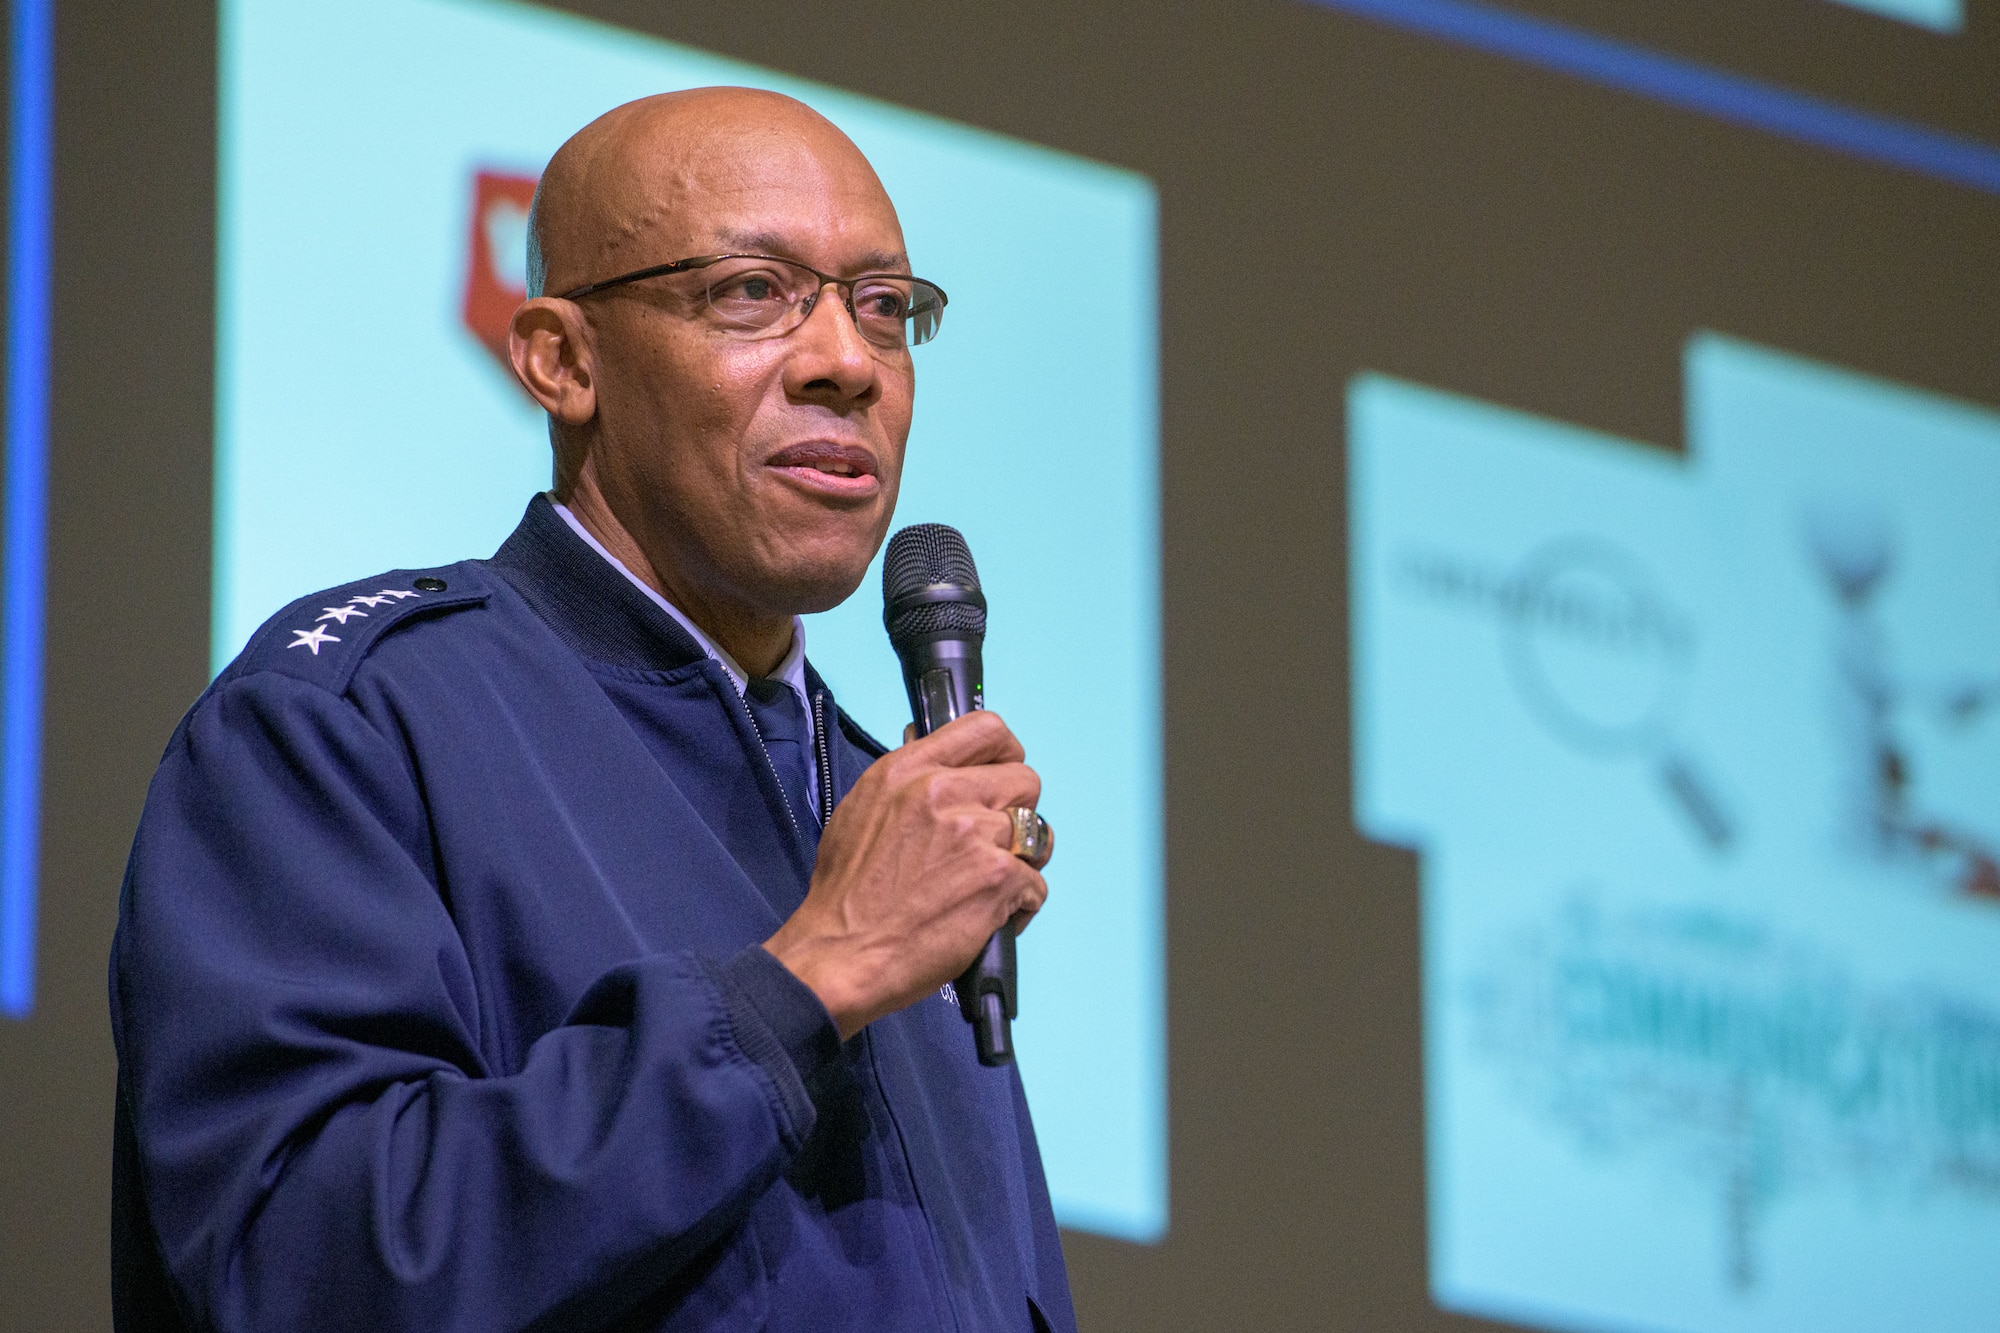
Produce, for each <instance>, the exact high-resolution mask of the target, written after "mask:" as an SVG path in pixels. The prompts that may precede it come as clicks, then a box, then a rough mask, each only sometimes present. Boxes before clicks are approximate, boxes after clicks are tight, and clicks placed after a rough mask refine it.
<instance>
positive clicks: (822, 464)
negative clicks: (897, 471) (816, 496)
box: [766, 440, 877, 495]
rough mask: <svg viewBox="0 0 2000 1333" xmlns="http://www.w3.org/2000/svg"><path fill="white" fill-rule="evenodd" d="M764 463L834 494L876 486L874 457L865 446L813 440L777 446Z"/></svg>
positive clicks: (864, 490) (859, 491) (866, 490)
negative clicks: (863, 447) (860, 447)
mask: <svg viewBox="0 0 2000 1333" xmlns="http://www.w3.org/2000/svg"><path fill="white" fill-rule="evenodd" d="M766 466H769V467H774V468H777V469H778V470H779V471H781V472H784V473H785V474H787V475H788V476H790V477H792V478H793V479H794V480H797V481H800V482H803V483H804V484H806V485H807V486H810V487H812V488H813V489H815V490H823V491H831V492H833V493H835V494H841V495H854V494H863V493H867V494H872V493H873V492H874V491H875V489H876V484H877V483H876V478H875V459H874V456H873V455H871V454H870V453H869V452H868V451H867V450H866V449H858V448H855V447H854V446H853V445H844V444H831V443H827V442H825V441H820V440H815V441H812V442H810V443H806V444H795V445H792V446H790V447H789V448H785V449H780V450H779V451H778V452H777V453H775V454H773V455H772V456H771V457H770V459H769V460H768V461H767V463H766Z"/></svg>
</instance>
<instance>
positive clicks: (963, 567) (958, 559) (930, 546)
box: [882, 523, 986, 652]
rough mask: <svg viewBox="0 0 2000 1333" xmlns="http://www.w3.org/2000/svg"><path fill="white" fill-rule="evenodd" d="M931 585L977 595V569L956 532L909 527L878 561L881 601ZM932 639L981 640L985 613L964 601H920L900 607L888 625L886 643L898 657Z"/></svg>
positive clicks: (937, 525) (939, 525)
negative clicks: (898, 653) (941, 636)
mask: <svg viewBox="0 0 2000 1333" xmlns="http://www.w3.org/2000/svg"><path fill="white" fill-rule="evenodd" d="M936 584H948V585H950V586H951V587H955V588H963V589H965V590H966V591H967V592H978V591H979V570H978V568H977V567H976V566H975V565H974V564H973V563H972V551H971V550H970V549H969V548H968V547H967V546H966V544H965V538H964V537H963V536H961V535H960V534H959V531H958V529H957V528H953V527H947V526H946V525H945V524H943V523H913V524H911V525H910V526H909V527H907V528H904V529H903V530H902V531H901V532H899V533H897V534H896V535H895V536H893V537H891V538H890V539H889V551H888V554H886V555H884V556H883V557H882V602H883V604H884V605H885V606H886V605H889V604H891V603H893V602H895V601H896V600H897V599H898V598H901V597H907V596H908V595H910V594H911V593H914V592H921V591H923V590H924V589H925V588H928V587H932V586H933V585H936ZM936 634H951V635H956V636H960V637H964V638H972V639H983V638H985V637H986V611H985V608H983V607H978V606H974V605H972V604H971V603H969V602H926V603H921V604H919V605H916V606H911V607H906V608H904V609H903V610H902V611H901V612H900V613H898V614H897V615H896V616H895V618H894V619H893V620H892V621H891V622H890V624H889V642H890V643H892V644H893V645H895V647H896V650H897V651H898V652H901V651H902V650H903V649H904V648H905V647H908V646H911V645H914V644H915V643H917V642H918V641H919V640H922V639H926V638H929V637H931V636H932V635H936Z"/></svg>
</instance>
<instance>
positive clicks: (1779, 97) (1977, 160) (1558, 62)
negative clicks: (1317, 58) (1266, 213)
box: [1310, 0, 2000, 194]
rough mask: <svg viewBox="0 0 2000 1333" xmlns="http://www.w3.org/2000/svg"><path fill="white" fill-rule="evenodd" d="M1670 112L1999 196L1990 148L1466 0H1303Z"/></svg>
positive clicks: (1997, 164) (1996, 156)
mask: <svg viewBox="0 0 2000 1333" xmlns="http://www.w3.org/2000/svg"><path fill="white" fill-rule="evenodd" d="M1310 3H1313V4H1317V5H1320V6H1321V7H1323V8H1326V9H1332V10H1337V11H1339V12H1341V13H1346V14H1354V15H1358V16H1360V17H1362V18H1369V19H1375V20H1377V21H1379V22H1382V23H1387V24H1390V25H1392V26H1394V27H1398V28H1403V29H1406V30H1408V31H1411V32H1418V33H1423V34H1425V35H1427V36H1431V37H1439V38H1443V39H1444V40H1446V41H1450V42H1457V43H1459V44H1460V45H1463V46H1469V47H1473V48H1475V49H1477V50H1481V51H1487V52H1491V53H1492V54H1494V55H1500V56H1506V57H1509V58H1510V59H1514V60H1520V61H1524V62H1526V63H1528V64H1531V65H1540V66H1541V67H1542V68H1544V69H1552V70H1556V71H1558V72H1560V73H1563V74H1570V75H1574V76H1575V77H1577V78H1580V79H1588V80H1590V81H1591V82H1592V83H1599V84H1603V85H1604V86H1606V87H1609V88H1616V89H1619V90H1620V91H1623V92H1628V93H1637V94H1638V95H1639V96H1641V97H1649V98H1652V99H1654V100H1655V101H1660V102H1665V103H1667V104H1668V105H1670V106H1677V107H1681V108H1683V109H1685V110H1688V111H1697V112H1700V113H1701V114H1703V115H1708V116H1714V117H1716V118H1717V119H1720V120H1726V121H1731V122H1733V123H1735V124H1738V125H1748V126H1750V127H1752V128H1754V129H1760V130H1766V131H1769V132H1770V133H1772V134H1780V135H1784V136H1785V137H1786V138H1789V139H1796V140H1798V141H1800V142H1802V143H1809V144H1815V145H1818V146H1819V147H1822V148H1831V149H1834V150H1836V151H1838V152H1842V153H1848V154H1851V155H1853V156H1855V157H1859V158H1863V159H1865V160H1867V161H1870V162H1877V163H1880V164H1882V165H1884V166H1891V167H1899V168H1901V169H1903V170H1905V171H1913V172H1917V173H1920V174H1922V175H1926V176H1934V177H1936V178H1938V179H1939V180H1946V181H1950V182H1952V183H1953V184H1955V185H1963V186H1967V187H1970V188H1971V189H1975V190H1980V191H1983V192H1985V193H1987V194H2000V149H1996V148H1993V147H1991V146H1989V145H1987V144H1984V143H1980V142H1978V141H1977V140H1973V139H1967V138H1962V137H1960V136H1958V135H1955V134H1947V133H1945V132H1944V131H1942V130H1934V129H1929V128H1926V127H1925V126H1922V125H1916V124H1912V123H1910V122H1909V121H1902V120H1894V119H1891V118H1890V117H1887V116H1877V115H1873V114H1871V113H1869V112H1866V111H1859V110H1856V109H1855V108H1853V107H1850V106H1844V105H1842V104H1840V103H1838V102H1830V101H1827V100H1826V99H1824V98H1820V97H1812V96H1809V95H1807V94H1805V93H1796V92H1791V91H1789V90H1787V89H1784V88H1778V87H1774V86H1773V85H1771V84H1768V83H1759V82H1758V81H1757V80H1755V79H1748V78H1744V77H1743V76H1742V75H1740V74H1729V73H1726V72H1724V71H1722V70H1719V69H1714V68H1711V67H1709V66H1707V65H1701V64H1696V63H1695V62H1694V61H1691V60H1682V59H1679V58H1678V57H1675V56H1669V55H1662V54H1661V53H1659V52H1657V51H1648V50H1646V49H1645V48H1643V47H1637V46H1629V45H1627V44H1625V43H1624V42H1618V41H1613V40H1612V39H1610V38H1608V37H1600V36H1598V35H1596V34H1595V33H1589V32H1584V31H1582V30H1580V29H1577V28H1571V27H1568V26H1566V25H1564V24H1560V23H1551V22H1549V21H1548V20H1546V19H1538V18H1530V17H1528V16H1526V15H1524V14H1514V13H1509V12H1507V11H1505V10H1500V9H1493V8H1490V7H1488V6H1486V5H1479V4H1470V3H1467V2H1466V0H1310Z"/></svg>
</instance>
